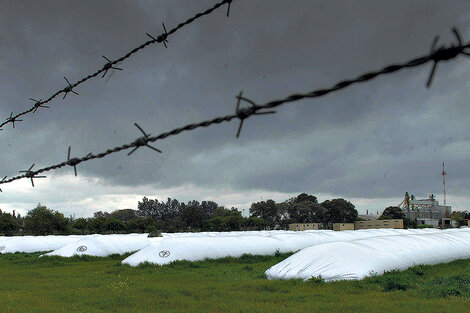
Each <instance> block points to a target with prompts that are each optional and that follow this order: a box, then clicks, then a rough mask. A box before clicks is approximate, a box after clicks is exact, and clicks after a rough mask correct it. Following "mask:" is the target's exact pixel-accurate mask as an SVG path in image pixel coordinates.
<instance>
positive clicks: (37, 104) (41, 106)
mask: <svg viewBox="0 0 470 313" xmlns="http://www.w3.org/2000/svg"><path fill="white" fill-rule="evenodd" d="M29 100H31V101H34V102H36V103H35V104H34V110H33V113H36V111H37V109H39V108H46V109H49V107H48V106H47V105H44V104H42V103H41V101H42V99H41V100H36V99H33V98H29Z"/></svg>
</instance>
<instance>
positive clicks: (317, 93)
mask: <svg viewBox="0 0 470 313" xmlns="http://www.w3.org/2000/svg"><path fill="white" fill-rule="evenodd" d="M170 33H171V31H170ZM454 33H457V34H458V31H455V32H454ZM458 38H460V35H459V36H458ZM468 48H470V43H466V44H464V43H463V42H459V45H457V46H451V47H448V48H446V47H441V48H440V49H439V50H437V51H433V52H431V53H430V54H428V55H425V56H421V57H418V58H415V59H412V60H410V61H408V62H405V63H401V64H392V65H389V66H386V67H384V68H382V69H380V70H377V71H372V72H368V73H365V74H362V75H360V76H358V77H356V78H353V79H346V80H343V81H340V82H338V83H336V84H335V85H334V86H331V87H328V88H323V89H316V90H313V91H310V92H306V93H299V94H292V95H289V96H287V97H285V98H282V99H278V100H272V101H269V102H267V103H265V104H262V105H257V104H256V103H255V102H254V101H252V100H250V99H248V98H246V97H243V94H242V93H241V92H240V94H238V96H237V97H236V98H237V99H238V101H237V107H236V110H235V114H231V115H226V116H221V117H216V118H213V119H210V120H206V121H202V122H199V123H193V124H188V125H186V126H183V127H180V128H176V129H173V130H170V131H167V132H164V133H161V134H160V135H157V136H151V135H150V134H147V133H146V132H145V131H144V130H143V129H142V128H141V127H140V126H139V125H138V124H137V123H135V124H134V125H135V126H136V127H137V128H138V129H139V130H140V131H141V132H142V134H143V135H144V136H143V137H140V138H138V139H137V140H135V141H134V142H132V143H130V144H124V145H121V146H117V147H114V148H112V149H108V150H106V151H104V152H101V153H98V154H88V155H87V156H85V157H82V158H80V159H78V161H77V160H75V161H73V163H76V162H85V161H89V160H93V159H99V158H103V157H106V156H107V155H110V154H113V153H117V152H120V151H123V150H127V149H131V148H132V151H131V152H130V153H128V154H129V155H130V154H132V153H133V152H134V151H135V150H137V149H138V148H140V147H142V146H147V147H149V148H151V149H153V150H155V151H157V152H161V151H160V150H158V149H157V148H154V147H152V146H150V145H149V143H150V142H155V141H157V140H163V139H166V138H168V137H171V136H176V135H178V134H180V133H182V132H187V131H193V130H195V129H198V128H201V127H209V126H211V125H216V124H221V123H225V122H230V121H232V120H234V119H238V120H239V121H240V124H239V126H238V131H237V137H238V136H239V135H240V131H241V129H242V125H243V121H244V120H245V119H247V118H248V117H250V116H251V115H260V114H272V113H274V112H272V111H264V112H259V111H261V110H265V109H271V108H275V107H278V106H281V105H284V104H286V103H289V102H295V101H298V100H302V99H307V98H319V97H323V96H326V95H328V94H330V93H332V92H337V91H340V90H343V89H346V88H348V87H349V86H351V85H354V84H359V83H364V82H367V81H370V80H372V79H374V78H377V77H379V76H382V75H387V74H391V73H395V72H398V71H400V70H403V69H407V68H412V67H418V66H421V65H424V64H426V63H428V62H441V61H448V60H451V59H455V58H457V56H459V55H460V54H463V55H466V56H470V52H467V51H465V49H468ZM241 101H245V102H247V103H249V104H251V106H249V107H247V108H240V104H241ZM70 160H72V159H69V160H68V161H66V162H62V163H59V164H55V165H52V166H49V167H45V168H42V169H39V170H36V171H32V168H33V166H34V164H33V166H31V168H30V169H29V170H28V171H22V172H25V173H26V174H24V175H20V176H15V177H11V178H9V179H6V177H5V178H3V180H2V181H0V184H6V183H10V182H12V181H15V180H18V179H22V178H31V182H32V183H33V180H32V178H39V177H42V176H36V175H38V174H40V173H43V172H48V171H51V170H55V169H59V168H61V167H64V166H67V165H72V163H71V164H69V163H68V162H69V161H70ZM76 164H78V163H76ZM76 164H75V165H76ZM33 186H34V183H33Z"/></svg>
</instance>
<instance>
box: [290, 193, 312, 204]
mask: <svg viewBox="0 0 470 313" xmlns="http://www.w3.org/2000/svg"><path fill="white" fill-rule="evenodd" d="M306 201H308V202H312V203H318V200H317V197H315V196H312V195H308V194H306V193H301V194H300V195H298V196H297V197H294V198H290V199H289V200H287V201H286V202H288V203H302V202H306Z"/></svg>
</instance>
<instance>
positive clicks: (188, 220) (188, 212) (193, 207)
mask: <svg viewBox="0 0 470 313" xmlns="http://www.w3.org/2000/svg"><path fill="white" fill-rule="evenodd" d="M195 202H196V203H189V204H188V205H187V206H186V207H185V208H184V211H183V214H182V218H183V221H184V223H185V224H186V225H187V226H188V227H189V229H190V230H195V229H201V227H202V223H203V222H204V212H203V211H202V209H201V208H200V207H199V203H197V201H195Z"/></svg>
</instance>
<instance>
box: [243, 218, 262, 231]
mask: <svg viewBox="0 0 470 313" xmlns="http://www.w3.org/2000/svg"><path fill="white" fill-rule="evenodd" d="M245 227H246V228H247V229H248V230H263V229H264V228H265V227H266V224H265V223H264V220H263V219H261V218H258V217H255V216H252V217H249V218H247V219H245Z"/></svg>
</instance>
